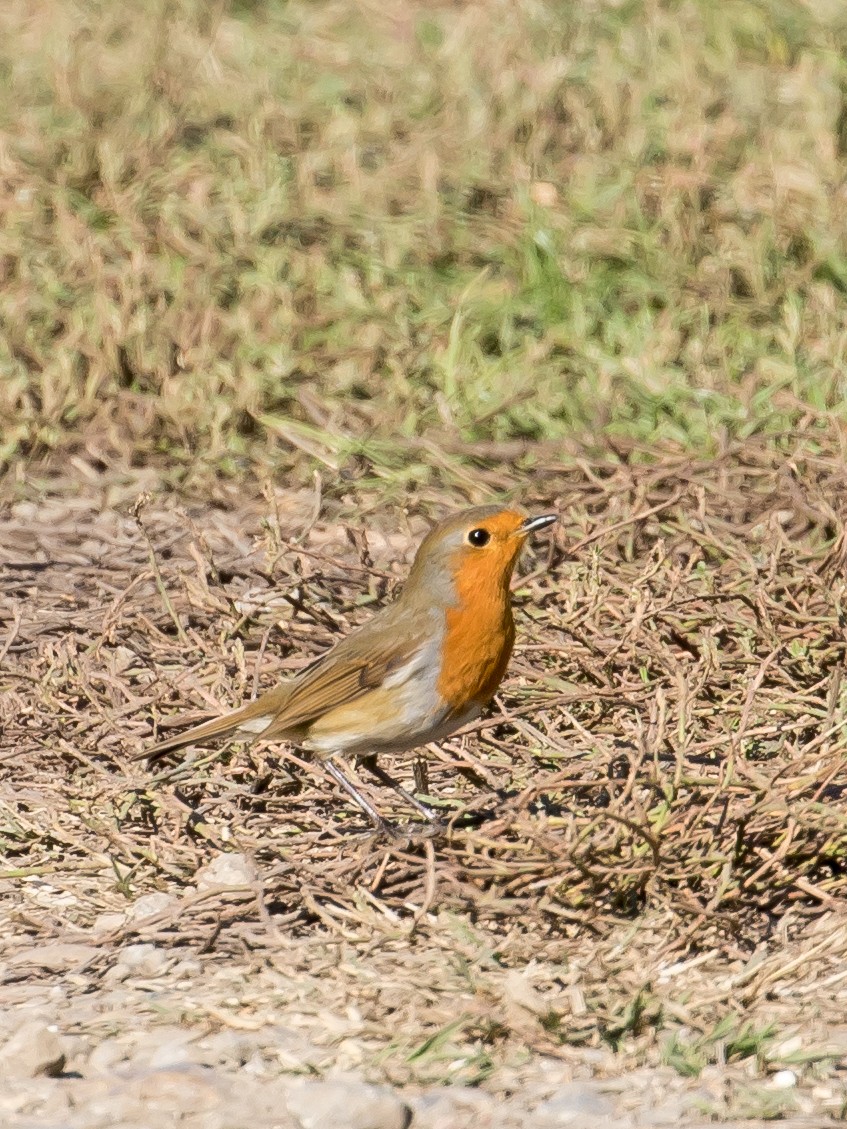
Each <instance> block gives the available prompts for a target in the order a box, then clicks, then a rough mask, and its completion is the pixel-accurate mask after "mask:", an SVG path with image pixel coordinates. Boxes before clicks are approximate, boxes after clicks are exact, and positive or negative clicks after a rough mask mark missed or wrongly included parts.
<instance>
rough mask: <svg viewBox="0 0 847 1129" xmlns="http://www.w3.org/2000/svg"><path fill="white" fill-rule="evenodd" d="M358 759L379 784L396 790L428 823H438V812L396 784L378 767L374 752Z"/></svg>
mask: <svg viewBox="0 0 847 1129" xmlns="http://www.w3.org/2000/svg"><path fill="white" fill-rule="evenodd" d="M359 760H360V761H361V763H362V767H363V768H366V769H367V770H368V772H370V773H371V775H372V776H375V777H376V778H377V780H378V781H379V782H380V784H384V785H385V786H386V787H387V788H391V789H392V790H393V791H394V792H396V793H397V795H398V796H402V797H403V799H404V800H405V801H406V803H407V804H411V805H412V807H413V808H414V809H415V811H419V812H420V813H421V815H422V816H423V817H424V818H425V819H427V820H428V821H429V822H430V823H438V814H437V813H436V812H434V811H433V810H432V808H428V807H427V806H426V804H422V803H421V801H420V800H419V799H417V797H415V796H413V795H412V793H411V792H407V791H406V789H405V788H404V787H403V786H402V784H398V783H397V781H396V780H395V779H394V778H393V777H392V776H389V775H388V773H387V772H386V771H385V769H384V768H380V766H379V765H378V764H377V762H376V754H375V753H371V754H370V755H369V756H366V757H359Z"/></svg>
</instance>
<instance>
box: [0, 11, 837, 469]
mask: <svg viewBox="0 0 847 1129" xmlns="http://www.w3.org/2000/svg"><path fill="white" fill-rule="evenodd" d="M845 55H847V10H845V9H844V7H843V5H842V4H841V3H839V2H836V0H831V2H829V3H808V4H802V3H792V2H788V0H756V2H754V0H734V2H732V0H730V2H727V3H723V4H721V5H714V4H713V3H711V0H644V2H641V0H615V2H608V0H598V2H596V3H592V4H570V3H555V2H552V0H546V2H545V0H535V2H531V0H517V2H514V0H508V2H507V0H491V2H487V3H485V4H441V5H439V4H436V5H432V4H427V5H419V4H415V3H409V2H406V0H403V2H397V0H387V2H384V3H380V4H374V3H369V2H360V3H352V2H346V3H340V2H337V3H333V2H326V3H316V2H314V0H292V2H291V3H281V2H267V3H260V2H258V0H233V2H229V3H227V2H219V3H217V4H215V3H212V4H210V3H205V2H201V0H177V2H167V3H166V2H164V0H139V2H138V3H136V4H133V5H125V4H119V3H116V2H113V0H100V2H99V3H98V2H91V3H88V4H86V5H78V4H75V3H71V2H70V0H64V2H61V3H56V2H55V0H26V2H23V0H9V2H7V3H6V4H4V5H3V6H2V9H0V73H2V76H3V85H4V90H5V93H6V97H5V98H4V99H3V101H2V104H0V282H1V283H2V285H0V324H2V333H0V460H2V461H3V462H5V463H6V464H9V463H11V464H17V465H18V466H19V467H20V466H21V465H22V463H25V464H26V465H29V466H30V467H31V466H33V465H35V464H37V465H42V464H43V463H44V462H45V461H47V462H48V463H50V462H56V461H58V460H61V459H65V458H66V457H67V456H68V455H79V456H81V457H82V458H83V459H84V460H85V461H87V462H89V463H93V465H95V466H100V465H121V464H126V463H128V462H129V463H134V464H139V463H150V462H154V463H161V464H162V465H165V464H167V465H168V466H170V467H171V474H172V475H173V477H174V479H175V480H181V481H183V483H184V482H186V481H191V480H194V479H197V477H198V476H199V478H200V480H202V479H203V477H204V476H207V475H209V474H211V473H215V474H221V473H223V474H234V475H242V474H246V473H249V472H251V471H253V470H255V468H256V466H257V465H264V466H266V467H272V468H275V469H277V470H286V471H288V472H289V473H290V476H291V478H290V479H289V480H291V479H293V480H297V479H302V478H306V477H308V476H309V475H310V474H311V473H312V471H313V469H314V468H315V467H316V466H318V467H323V468H328V469H329V470H330V471H331V472H332V473H336V472H337V473H339V474H341V475H343V476H350V477H357V476H361V475H364V474H371V473H375V474H377V475H379V476H380V477H382V478H383V479H384V480H386V482H388V481H393V482H395V483H399V484H402V483H404V482H407V481H409V480H411V479H412V478H414V479H416V480H418V481H420V480H421V478H424V479H425V478H426V477H427V476H431V475H432V474H434V473H436V470H434V469H433V464H434V462H435V463H437V462H438V460H433V459H432V458H431V457H430V454H431V452H432V451H434V450H437V451H439V452H441V453H442V458H441V464H442V466H443V464H444V463H445V462H446V464H447V465H448V466H456V467H461V464H462V462H464V461H467V460H473V459H474V458H475V457H480V456H481V455H482V454H484V453H485V450H486V448H485V447H484V445H485V444H490V443H491V442H492V441H493V442H495V443H501V442H503V441H511V440H515V439H517V440H522V441H526V442H527V443H528V444H530V448H531V444H532V442H533V441H535V440H543V441H549V442H553V443H556V444H558V443H561V444H563V445H566V444H568V443H571V442H572V443H575V444H579V445H580V446H582V447H584V446H586V445H587V446H588V447H592V446H600V445H606V444H609V443H611V444H618V445H619V444H623V445H636V446H637V447H638V448H639V449H640V450H642V451H643V450H644V449H648V448H655V447H660V446H661V447H667V446H669V445H671V446H679V447H681V448H684V449H690V450H697V451H699V452H708V451H710V450H712V449H714V448H715V447H717V446H719V445H720V444H722V443H724V442H725V441H726V440H727V439H732V438H741V439H743V438H745V437H747V436H749V435H751V434H754V433H759V434H762V433H764V434H765V435H768V436H772V437H773V439H774V441H778V440H779V437H780V436H781V435H782V434H783V433H784V432H785V431H786V430H788V429H792V428H798V427H799V428H802V429H805V430H807V431H808V432H809V433H810V437H811V439H812V440H813V439H814V434H815V430H816V428H822V427H824V426H831V424H832V421H833V418H834V419H835V420H836V422H837V421H839V420H843V419H844V417H845V415H846V414H847V411H846V410H845V402H846V401H847V397H845V391H847V384H845V348H847V307H845V302H844V294H845V290H847V178H845V167H846V166H845V153H847V62H845ZM495 456H496V452H495ZM524 458H525V461H526V462H527V463H528V464H529V463H531V459H532V456H531V450H530V453H529V454H527V455H525V456H524Z"/></svg>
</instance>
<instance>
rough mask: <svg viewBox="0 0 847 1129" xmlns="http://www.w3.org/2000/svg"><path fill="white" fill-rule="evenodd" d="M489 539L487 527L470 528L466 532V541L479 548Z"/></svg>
mask: <svg viewBox="0 0 847 1129" xmlns="http://www.w3.org/2000/svg"><path fill="white" fill-rule="evenodd" d="M490 540H491V534H490V533H489V532H488V530H487V529H472V530H471V531H470V533H469V534H468V541H469V543H470V544H471V545H473V546H474V548H476V549H481V548H482V546H483V545H487V544H488V542H489V541H490Z"/></svg>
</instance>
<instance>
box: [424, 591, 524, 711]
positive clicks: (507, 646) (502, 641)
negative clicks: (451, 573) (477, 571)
mask: <svg viewBox="0 0 847 1129" xmlns="http://www.w3.org/2000/svg"><path fill="white" fill-rule="evenodd" d="M482 579H483V578H482V577H474V576H473V575H468V574H467V572H460V573H459V574H458V575H457V576H456V580H455V583H456V595H457V597H458V602H457V606H456V607H452V608H448V609H447V611H446V619H447V623H446V631H445V634H444V644H443V650H442V664H441V674H440V676H439V679H438V692H439V694H440V695H441V697H442V698H443V699H444V700H445V701H447V702H448V703H449V704H450V707H451V712H452V713H457V714H458V713H462V712H464V710H466V709H467V708H468V706H470V705H472V704H478V705H484V704H485V703H486V702H488V701H489V700H490V699H491V698H492V697H493V696H494V693H495V691H496V690H497V687H498V686H499V685H500V682H501V680H502V678H503V675H504V674H505V672H506V666H507V665H508V662H509V656H510V655H511V653H512V645H513V643H514V641H515V625H514V621H513V619H512V606H511V601H510V599H509V593H508V587H507V585H503V584H496V585H491V583H490V581H489V582H488V583H484V582H483V583H480V581H481V580H482Z"/></svg>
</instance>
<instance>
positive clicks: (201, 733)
mask: <svg viewBox="0 0 847 1129" xmlns="http://www.w3.org/2000/svg"><path fill="white" fill-rule="evenodd" d="M253 705H254V703H253V702H250V703H249V705H248V706H242V707H241V708H240V709H237V710H233V711H232V712H231V713H226V714H224V715H223V717H215V718H212V720H211V721H204V722H201V724H200V725H195V726H193V727H192V728H191V729H186V730H185V731H184V732H182V733H176V734H175V735H174V736H173V737H166V738H165V739H164V741H159V742H158V743H157V744H156V745H152V746H151V747H150V748H149V749H145V750H144V752H143V753H139V754H138V756H136V757H133V760H146V761H147V763H148V764H154V763H155V762H156V761H157V760H160V759H161V758H162V757H163V756H165V755H166V754H167V753H175V752H177V750H178V749H184V748H185V747H186V746H187V745H196V744H197V742H198V741H205V740H207V739H208V738H210V737H222V736H225V735H226V734H228V733H233V732H235V731H236V730H237V729H240V728H241V725H242V722H245V721H247V722H249V717H245V714H248V713H249V710H250V707H252V706H253ZM246 731H247V732H251V730H250V729H248V730H246ZM252 732H254V733H255V729H253V730H252Z"/></svg>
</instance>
